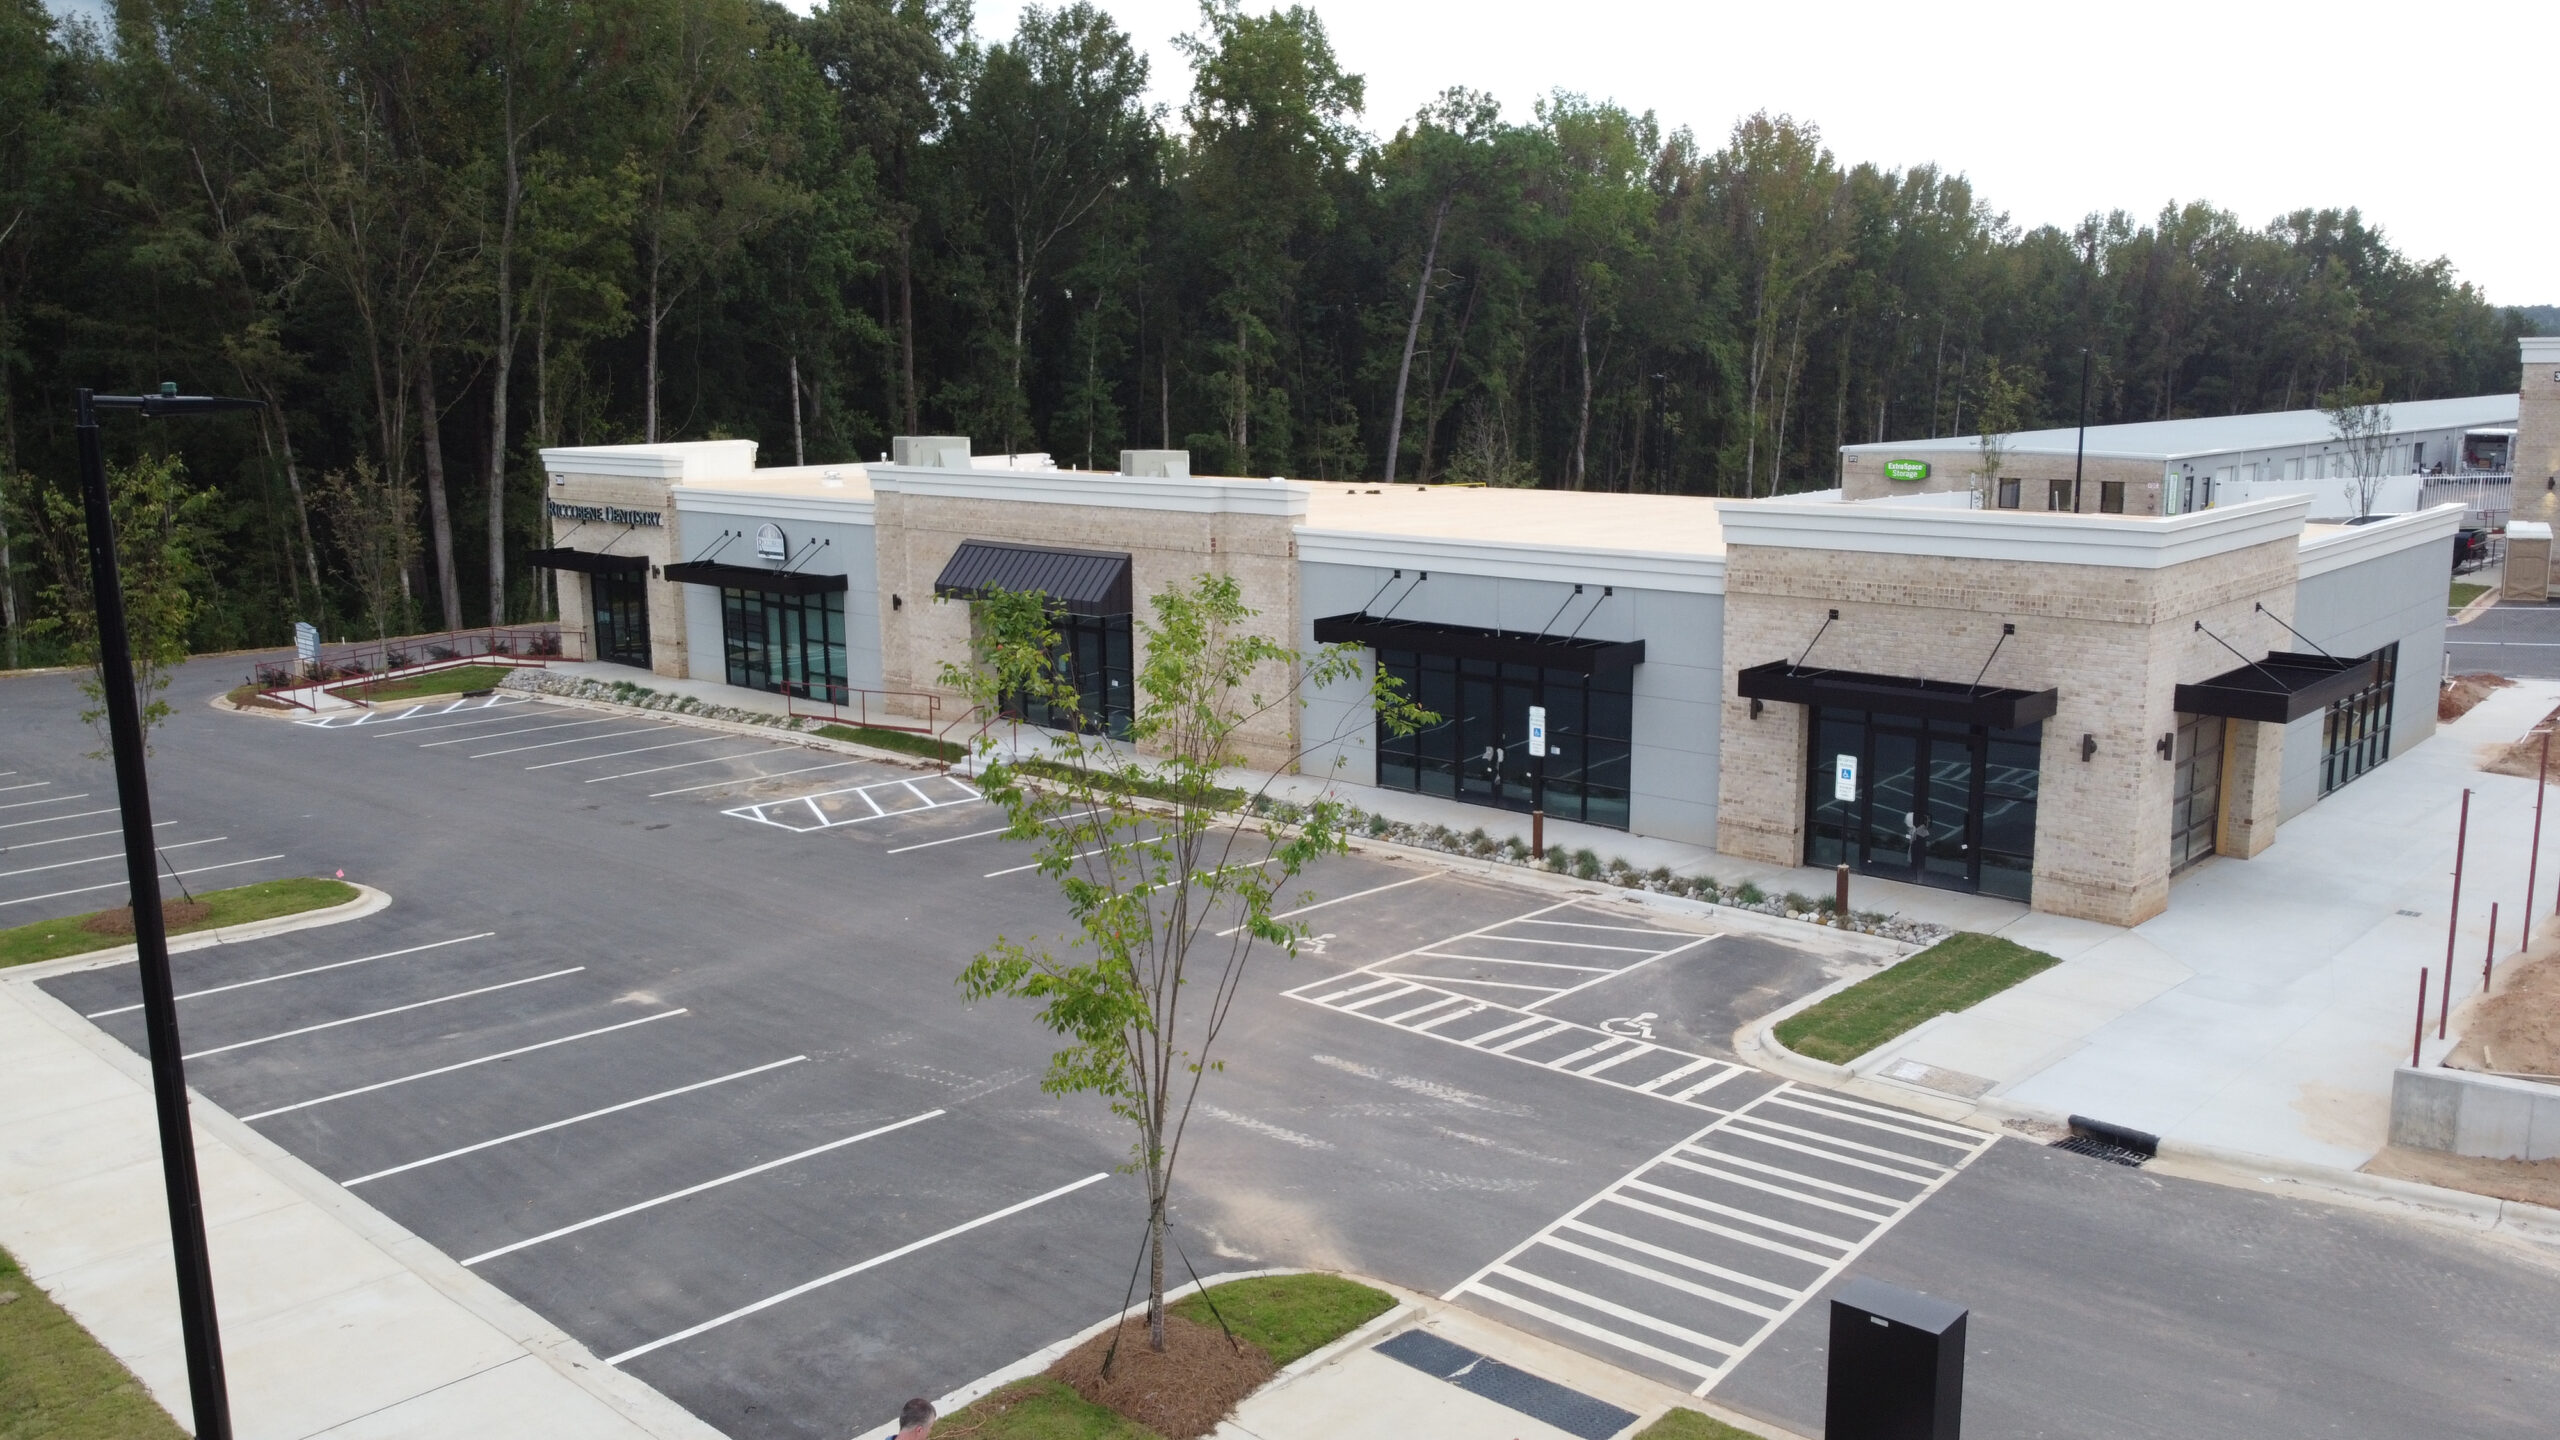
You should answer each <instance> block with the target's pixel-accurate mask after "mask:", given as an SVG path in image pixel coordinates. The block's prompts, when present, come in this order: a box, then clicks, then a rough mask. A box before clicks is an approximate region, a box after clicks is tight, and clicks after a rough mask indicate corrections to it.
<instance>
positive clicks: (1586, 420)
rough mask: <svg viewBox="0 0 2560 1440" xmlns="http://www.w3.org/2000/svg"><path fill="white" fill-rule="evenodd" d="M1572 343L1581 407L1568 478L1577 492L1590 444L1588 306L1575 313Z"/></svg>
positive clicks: (1574, 430)
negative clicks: (1579, 376)
mask: <svg viewBox="0 0 2560 1440" xmlns="http://www.w3.org/2000/svg"><path fill="white" fill-rule="evenodd" d="M1573 343H1574V348H1575V350H1576V351H1577V352H1578V353H1579V354H1580V355H1581V356H1582V406H1581V409H1580V410H1579V412H1578V413H1577V414H1576V415H1575V417H1574V422H1573V473H1572V475H1571V477H1570V478H1571V480H1572V482H1573V483H1572V488H1573V489H1576V490H1579V489H1581V488H1582V477H1583V474H1584V467H1585V465H1586V464H1587V463H1588V462H1587V457H1588V447H1589V445H1590V443H1591V310H1590V307H1588V306H1584V307H1582V308H1581V309H1580V310H1578V311H1577V312H1576V313H1575V318H1574V324H1573Z"/></svg>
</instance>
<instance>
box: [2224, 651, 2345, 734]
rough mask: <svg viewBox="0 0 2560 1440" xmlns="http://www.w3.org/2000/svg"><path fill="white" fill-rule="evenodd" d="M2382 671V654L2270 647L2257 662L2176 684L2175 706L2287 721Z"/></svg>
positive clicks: (2320, 707) (2243, 717) (2340, 697)
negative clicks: (2352, 655) (2351, 656)
mask: <svg viewBox="0 0 2560 1440" xmlns="http://www.w3.org/2000/svg"><path fill="white" fill-rule="evenodd" d="M2380 672H2381V658H2380V657H2379V656H2374V655H2367V656H2365V657H2364V658H2363V659H2361V660H2341V659H2338V658H2337V657H2336V656H2334V655H2296V654H2293V653H2291V652H2288V651H2284V650H2274V651H2269V652H2268V654H2267V658H2266V659H2264V660H2261V661H2259V662H2258V663H2257V664H2255V665H2243V666H2241V667H2240V668H2238V669H2236V670H2225V671H2223V672H2222V673H2221V674H2219V675H2216V676H2214V677H2213V678H2212V679H2210V680H2201V681H2198V682H2197V683H2195V684H2193V685H2181V686H2179V687H2178V693H2177V701H2176V704H2177V708H2178V710H2179V712H2180V713H2181V714H2186V715H2219V716H2221V717H2222V718H2224V719H2226V720H2260V721H2264V722H2266V723H2267V724H2270V725H2283V724H2287V723H2290V722H2292V721H2295V720H2299V719H2301V718H2302V717H2303V716H2305V715H2317V714H2319V713H2320V712H2321V711H2323V710H2326V709H2328V708H2329V705H2330V703H2331V702H2332V701H2337V700H2344V699H2346V698H2347V697H2348V696H2350V695H2353V694H2354V693H2356V692H2357V691H2359V690H2361V689H2363V688H2364V687H2366V686H2367V685H2370V684H2372V683H2373V682H2374V677H2375V676H2376V675H2378V674H2379V673H2380Z"/></svg>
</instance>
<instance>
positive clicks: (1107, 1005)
mask: <svg viewBox="0 0 2560 1440" xmlns="http://www.w3.org/2000/svg"><path fill="white" fill-rule="evenodd" d="M1149 604H1150V607H1151V608H1152V610H1153V611H1154V619H1153V621H1152V623H1147V622H1142V623H1141V624H1140V625H1139V627H1138V650H1139V656H1140V659H1139V661H1138V669H1137V694H1136V696H1135V698H1134V701H1133V702H1132V703H1131V709H1130V714H1129V718H1128V720H1127V724H1126V730H1127V735H1126V738H1125V740H1116V739H1113V738H1111V737H1109V736H1107V735H1103V734H1096V733H1092V732H1093V731H1095V730H1098V729H1101V728H1103V727H1104V725H1105V723H1106V721H1107V720H1108V719H1109V718H1110V717H1108V716H1105V715H1098V714H1095V713H1093V708H1092V702H1091V700H1090V698H1089V697H1088V696H1087V695H1086V694H1085V693H1083V692H1082V691H1081V690H1080V688H1079V686H1078V684H1077V678H1078V677H1076V676H1075V675H1074V674H1073V673H1072V672H1071V671H1070V670H1069V669H1068V667H1067V666H1066V664H1065V663H1064V660H1063V658H1062V656H1063V652H1062V651H1061V650H1060V648H1059V644H1058V635H1057V631H1056V628H1055V626H1054V625H1053V624H1052V622H1051V619H1050V616H1049V612H1048V610H1047V607H1046V603H1045V601H1044V599H1043V597H1041V596H1039V595H1025V594H998V595H993V596H990V597H988V598H986V599H983V600H980V601H978V602H977V607H978V614H977V621H978V625H977V633H978V637H979V638H978V641H977V644H976V656H975V664H974V665H973V666H971V667H970V668H967V669H962V668H960V667H956V666H955V667H950V668H948V669H946V670H945V672H944V676H943V679H944V683H946V684H949V685H952V686H954V687H955V688H958V689H961V690H963V691H964V692H965V693H967V694H969V695H970V696H971V698H973V699H975V700H976V701H977V702H978V703H979V704H981V705H983V706H985V707H987V708H988V710H989V711H990V712H993V711H995V710H996V709H998V708H1000V707H1003V706H1006V705H1008V704H1009V703H1010V704H1015V705H1019V704H1021V703H1022V702H1023V701H1025V700H1028V701H1030V702H1032V703H1033V704H1035V705H1046V706H1047V707H1048V708H1049V712H1050V713H1051V714H1052V715H1053V716H1056V717H1059V718H1060V719H1061V720H1062V721H1063V722H1064V723H1063V724H1062V725H1061V726H1060V728H1059V730H1058V731H1056V732H1054V733H1050V734H1048V735H1047V736H1046V737H1045V739H1044V741H1043V743H1041V744H1039V745H1038V747H1037V748H1036V750H1035V751H1034V753H1032V754H1029V755H1020V756H1017V755H1007V754H1004V753H1002V752H1001V751H999V750H997V749H996V748H995V747H994V746H993V745H992V744H986V745H983V746H982V749H981V754H982V756H984V757H985V758H986V760H987V762H988V763H987V764H986V768H985V770H984V773H983V774H982V776H981V781H980V783H981V785H982V787H983V789H984V790H985V793H986V795H987V798H988V799H990V800H992V801H994V802H995V803H996V804H998V805H1000V806H1002V807H1003V808H1004V810H1005V813H1006V815H1007V816H1008V817H1009V818H1010V819H1011V821H1012V825H1011V828H1010V829H1009V830H1008V832H1007V834H1008V835H1009V836H1010V837H1011V838H1013V839H1017V840H1023V841H1028V842H1030V843H1031V844H1032V846H1033V847H1034V849H1035V853H1036V854H1037V855H1038V857H1039V866H1040V870H1041V873H1043V874H1045V875H1047V876H1049V877H1050V878H1052V879H1054V880H1056V881H1057V882H1058V887H1059V889H1060V890H1061V891H1062V892H1063V893H1064V895H1065V897H1066V901H1067V908H1068V910H1069V912H1070V913H1071V914H1072V915H1073V916H1074V917H1075V924H1076V933H1075V935H1074V938H1073V939H1072V940H1071V941H1069V942H1068V943H1067V944H1066V946H1064V947H1063V948H1062V949H1061V948H1051V947H1050V946H1049V945H1048V944H1046V943H1045V942H1043V941H1041V940H1039V939H1038V938H1036V937H1035V938H1032V939H1029V940H1014V939H1011V938H999V939H998V940H997V941H996V943H995V944H994V945H992V946H990V947H989V948H988V949H987V950H985V951H984V952H982V953H981V954H980V955H979V956H978V957H977V958H976V959H974V960H972V961H971V962H970V963H969V966H968V968H967V969H966V970H964V971H962V972H961V976H960V985H961V988H962V989H963V990H964V991H965V992H966V993H967V994H968V996H969V998H970V999H972V1000H979V999H984V998H987V997H989V996H994V995H1009V996H1017V997H1020V998H1023V999H1028V1000H1035V1001H1038V1002H1039V1003H1040V1019H1041V1022H1042V1023H1043V1024H1045V1025H1047V1026H1048V1027H1049V1028H1050V1029H1051V1030H1054V1031H1056V1032H1057V1033H1058V1034H1059V1035H1060V1036H1061V1037H1063V1038H1064V1039H1065V1041H1066V1046H1065V1048H1063V1049H1061V1050H1059V1051H1058V1052H1057V1053H1056V1054H1054V1055H1052V1056H1051V1057H1050V1059H1049V1072H1048V1074H1047V1075H1046V1076H1044V1077H1043V1078H1042V1080H1041V1082H1040V1083H1041V1088H1043V1089H1045V1090H1047V1091H1049V1092H1050V1093H1052V1094H1068V1093H1074V1092H1091V1093H1094V1094H1098V1095H1101V1096H1102V1097H1104V1098H1105V1099H1106V1100H1108V1101H1109V1102H1110V1105H1111V1109H1112V1111H1113V1113H1115V1114H1117V1115H1119V1116H1120V1117H1121V1118H1122V1119H1124V1120H1127V1121H1128V1122H1129V1123H1130V1124H1131V1125H1132V1126H1133V1127H1134V1128H1135V1129H1136V1131H1137V1135H1136V1139H1135V1142H1134V1144H1133V1146H1132V1156H1131V1162H1130V1168H1131V1169H1132V1170H1133V1171H1135V1172H1137V1173H1139V1174H1140V1175H1142V1176H1144V1177H1145V1181H1146V1187H1147V1256H1148V1260H1147V1275H1148V1280H1147V1333H1148V1337H1149V1340H1150V1342H1151V1343H1152V1344H1153V1346H1154V1348H1156V1349H1157V1350H1159V1351H1161V1350H1163V1349H1164V1343H1165V1342H1164V1283H1165V1282H1164V1262H1165V1228H1166V1217H1167V1210H1168V1206H1169V1204H1170V1201H1171V1197H1172V1191H1173V1176H1174V1166H1175V1162H1176V1161H1177V1160H1178V1159H1179V1158H1180V1155H1181V1152H1182V1136H1183V1131H1184V1129H1185V1127H1186V1126H1187V1124H1188V1123H1189V1121H1190V1118H1191V1109H1192V1104H1193V1102H1194V1101H1195V1100H1196V1099H1197V1097H1198V1095H1199V1092H1200V1086H1201V1083H1202V1082H1203V1081H1204V1080H1205V1079H1206V1078H1207V1077H1208V1076H1209V1075H1210V1074H1211V1073H1213V1072H1215V1071H1217V1070H1218V1069H1219V1068H1220V1066H1221V1063H1222V1062H1220V1061H1219V1060H1218V1059H1217V1058H1216V1056H1215V1051H1216V1046H1217V1042H1218V1036H1219V1032H1220V1031H1221V1030H1223V1029H1224V1028H1225V1026H1226V1022H1227V1015H1228V1011H1229V1009H1230V1007H1232V1006H1233V1005H1234V1003H1235V997H1236V992H1237V988H1238V986H1240V985H1241V984H1242V983H1243V980H1244V972H1245V964H1246V961H1247V960H1248V959H1250V958H1251V957H1252V955H1253V953H1254V951H1255V950H1256V948H1257V947H1270V948H1276V949H1278V950H1279V951H1281V952H1282V953H1283V954H1294V953H1295V952H1296V948H1297V944H1298V941H1299V939H1300V938H1301V937H1302V936H1304V935H1305V933H1306V926H1305V924H1304V923H1303V922H1295V921H1290V920H1287V919H1284V918H1282V916H1281V915H1280V913H1279V912H1280V909H1281V905H1282V901H1281V896H1282V894H1283V892H1284V891H1285V889H1286V888H1287V887H1288V886H1289V885H1290V884H1291V883H1292V882H1293V881H1295V880H1296V879H1297V878H1298V876H1299V874H1300V873H1301V872H1303V871H1304V870H1305V869H1306V867H1307V866H1308V865H1310V864H1312V863H1313V862H1315V861H1316V860H1318V859H1320V858H1322V857H1324V856H1327V855H1334V854H1339V853H1341V852H1342V851H1343V850H1344V849H1345V848H1347V842H1348V839H1349V831H1348V828H1347V827H1348V823H1349V820H1350V814H1351V812H1350V811H1349V810H1348V809H1346V808H1345V807H1344V806H1343V805H1342V803H1341V802H1339V801H1336V800H1330V799H1325V800H1318V801H1315V802H1314V803H1312V804H1309V805H1306V806H1304V807H1298V806H1285V805H1272V804H1269V803H1267V792H1268V790H1269V788H1270V784H1271V780H1272V779H1273V778H1274V775H1265V776H1264V777H1263V779H1262V782H1261V784H1260V785H1259V786H1257V787H1256V788H1255V790H1254V792H1253V793H1252V794H1251V795H1250V796H1247V795H1243V794H1239V793H1237V792H1236V791H1235V790H1233V789H1230V788H1228V787H1229V786H1230V784H1231V783H1232V777H1233V773H1234V772H1235V771H1237V770H1240V769H1242V768H1244V766H1245V764H1246V759H1245V745H1244V743H1243V742H1244V740H1245V737H1246V735H1247V733H1248V732H1249V731H1255V732H1258V731H1262V730H1264V729H1267V728H1268V727H1269V726H1270V725H1271V724H1273V723H1274V722H1275V721H1280V720H1284V719H1291V718H1294V717H1293V716H1292V715H1291V713H1290V712H1292V711H1293V710H1294V709H1295V708H1296V707H1297V706H1298V705H1300V704H1301V703H1302V702H1303V697H1304V696H1305V695H1306V693H1307V692H1308V691H1309V690H1311V689H1314V688H1317V687H1323V686H1344V685H1365V686H1366V687H1367V689H1368V694H1369V700H1370V703H1371V704H1372V705H1373V706H1374V707H1375V711H1376V713H1377V715H1378V716H1379V717H1380V719H1381V721H1382V722H1383V723H1384V724H1385V725H1386V727H1387V729H1388V731H1389V732H1390V733H1393V734H1398V735H1403V734H1409V733H1411V732H1412V730H1413V729H1414V728H1415V727H1416V726H1417V725H1420V724H1424V723H1428V722H1429V721H1430V719H1431V718H1432V717H1430V716H1428V715H1426V714H1424V713H1423V712H1421V711H1420V710H1418V709H1416V708H1415V707H1414V706H1413V704H1412V703H1411V702H1410V701H1408V700H1407V699H1405V698H1404V697H1403V696H1402V695H1401V694H1400V693H1399V692H1398V689H1397V686H1396V682H1395V681H1394V680H1393V678H1391V677H1387V676H1380V677H1378V678H1377V679H1375V680H1368V679H1366V678H1365V677H1364V674H1363V672H1364V670H1365V669H1366V666H1365V665H1364V664H1363V662H1362V660H1361V658H1360V655H1359V652H1358V651H1357V650H1356V649H1354V648H1353V647H1351V646H1347V645H1345V646H1332V647H1328V648H1326V649H1324V650H1321V651H1319V652H1317V653H1315V654H1313V655H1300V654H1297V653H1295V652H1294V651H1292V650H1291V649H1289V648H1288V647H1287V646H1285V645H1282V644H1280V643H1279V642H1277V641H1275V640H1273V639H1271V638H1269V637H1268V636H1266V635H1263V634H1261V633H1258V632H1257V630H1256V629H1255V628H1254V627H1253V625H1252V623H1251V622H1252V621H1253V619H1254V615H1255V612H1254V611H1252V610H1250V609H1248V608H1246V606H1245V604H1244V601H1243V598H1242V592H1241V591H1240V589H1239V587H1238V585H1237V583H1236V581H1235V580H1234V579H1233V578H1231V577H1228V576H1223V575H1201V576H1198V577H1195V578H1194V579H1193V580H1192V581H1191V582H1190V583H1188V584H1187V585H1180V586H1175V587H1172V588H1168V589H1167V590H1165V591H1164V592H1163V593H1162V594H1159V595H1157V596H1155V597H1153V599H1152V600H1151V601H1150V602H1149ZM1291 733H1295V732H1294V726H1292V727H1291ZM1300 753H1301V754H1303V753H1305V752H1304V751H1303V750H1301V752H1300ZM1142 754H1143V755H1145V756H1146V757H1148V758H1147V759H1145V760H1141V759H1140V758H1139V757H1140V755H1142ZM1293 763H1294V761H1293V762H1292V764H1293ZM1288 768H1291V765H1289V764H1284V765H1282V766H1281V767H1279V770H1280V771H1285V770H1286V769H1288ZM1276 773H1278V771H1275V772H1274V774H1275V775H1276ZM1141 795H1143V796H1146V797H1149V800H1150V801H1151V802H1152V803H1147V804H1140V803H1137V802H1136V801H1135V800H1134V799H1133V798H1132V797H1135V796H1141ZM1204 991H1205V993H1203V992H1204Z"/></svg>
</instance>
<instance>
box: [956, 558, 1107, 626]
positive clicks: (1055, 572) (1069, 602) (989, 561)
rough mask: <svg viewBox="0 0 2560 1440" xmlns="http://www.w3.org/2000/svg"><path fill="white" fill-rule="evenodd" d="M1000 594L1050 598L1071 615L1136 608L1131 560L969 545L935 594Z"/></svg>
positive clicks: (966, 597) (976, 596)
mask: <svg viewBox="0 0 2560 1440" xmlns="http://www.w3.org/2000/svg"><path fill="white" fill-rule="evenodd" d="M997 592H1003V593H1006V594H1013V595H1046V596H1047V597H1049V603H1050V604H1052V605H1055V606H1056V607H1058V608H1059V609H1061V610H1064V611H1066V612H1067V613H1069V614H1071V615H1126V614H1128V613H1129V611H1130V608H1131V607H1130V603H1129V593H1130V587H1129V557H1128V556H1126V555H1116V554H1112V553H1110V552H1108V551H1103V550H1060V549H1056V548H1053V547H1049V546H1042V545H1008V544H1005V543H1004V542H1002V541H1000V540H963V541H961V542H960V548H959V549H957V550H954V551H952V552H951V559H950V561H949V562H948V563H946V564H945V565H944V566H943V567H942V573H941V574H940V575H937V576H935V577H934V580H933V593H934V594H935V595H936V596H938V597H940V598H942V599H945V600H981V599H984V598H986V597H987V596H988V595H991V594H995V593H997Z"/></svg>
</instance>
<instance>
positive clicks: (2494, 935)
mask: <svg viewBox="0 0 2560 1440" xmlns="http://www.w3.org/2000/svg"><path fill="white" fill-rule="evenodd" d="M2524 913H2525V917H2526V918H2525V927H2526V928H2527V929H2531V928H2532V926H2533V919H2532V917H2533V911H2531V910H2530V909H2528V910H2526V911H2525V912H2524ZM2497 963H2498V903H2497V902H2496V901H2494V900H2492V901H2490V902H2489V953H2488V954H2486V955H2483V956H2481V957H2480V998H2481V999H2483V1000H2486V999H2488V998H2489V970H2490V967H2492V966H2494V965H2496V964H2497Z"/></svg>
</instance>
